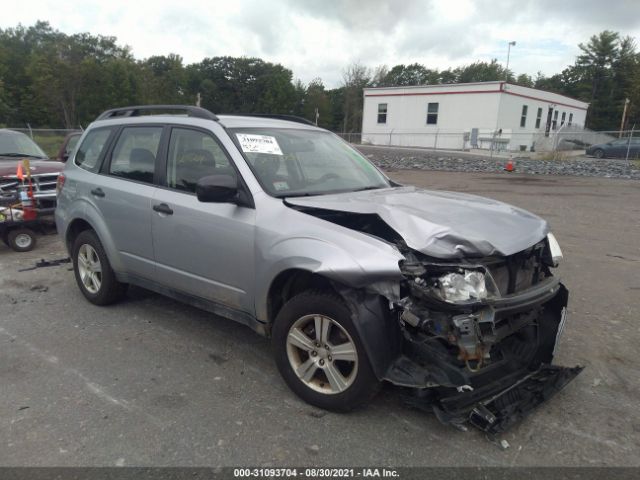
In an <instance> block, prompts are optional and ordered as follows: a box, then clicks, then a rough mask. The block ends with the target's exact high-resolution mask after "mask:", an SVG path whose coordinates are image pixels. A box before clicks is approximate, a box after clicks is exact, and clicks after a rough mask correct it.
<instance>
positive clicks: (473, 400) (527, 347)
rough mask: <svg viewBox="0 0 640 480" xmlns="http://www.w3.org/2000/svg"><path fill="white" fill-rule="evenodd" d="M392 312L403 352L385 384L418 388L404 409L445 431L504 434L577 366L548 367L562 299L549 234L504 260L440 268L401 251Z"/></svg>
mask: <svg viewBox="0 0 640 480" xmlns="http://www.w3.org/2000/svg"><path fill="white" fill-rule="evenodd" d="M403 253H404V255H405V258H406V260H405V261H403V262H401V265H400V268H401V272H402V274H403V276H404V278H405V280H404V281H403V282H402V283H401V287H400V297H401V298H400V300H399V301H398V302H395V303H394V305H393V311H394V314H395V315H397V317H398V321H399V323H400V330H401V335H402V342H401V347H400V348H401V353H400V355H399V356H397V358H395V360H393V361H392V362H391V364H390V366H389V368H388V369H387V370H386V374H385V375H384V379H385V380H388V381H390V382H392V383H394V384H396V385H401V386H405V387H411V388H414V389H418V390H417V391H416V392H417V395H416V396H414V397H413V400H412V403H414V404H415V405H416V406H421V407H425V406H427V405H428V406H429V408H432V409H433V410H434V411H435V413H436V415H437V416H438V418H439V419H440V420H441V421H443V422H445V423H450V424H453V425H462V424H464V423H465V422H470V423H471V424H473V425H474V426H476V427H478V428H480V429H481V430H483V431H485V432H488V433H490V434H496V433H499V432H502V431H504V430H505V429H506V428H508V427H509V426H511V425H512V424H513V423H515V422H516V421H517V420H518V419H520V418H522V417H523V416H524V415H526V414H527V413H528V412H530V411H531V410H533V409H534V408H535V407H537V406H538V405H540V404H541V403H542V402H544V401H545V400H547V399H548V398H550V397H551V396H552V395H553V394H554V393H556V392H557V391H559V390H560V389H561V388H562V387H564V386H565V385H566V384H567V383H568V382H569V381H571V380H572V379H573V378H574V377H575V376H576V375H577V374H578V373H580V371H581V370H582V368H581V367H575V368H564V367H558V366H553V365H551V363H552V360H553V356H554V350H555V348H556V345H557V343H558V339H559V337H560V335H561V333H562V328H563V325H564V319H565V313H566V307H567V300H568V291H567V289H566V288H565V287H564V285H563V284H562V283H560V280H559V279H558V278H557V277H554V276H553V275H552V272H551V268H552V267H554V266H556V265H557V262H558V260H559V257H560V256H561V253H560V251H559V247H558V246H557V242H555V238H553V236H552V235H551V234H549V236H548V237H547V238H545V239H544V240H543V241H541V242H539V243H537V244H535V245H534V246H532V247H530V248H528V249H526V250H524V251H522V252H518V253H516V254H514V255H510V256H507V257H494V258H483V259H478V260H477V261H475V260H474V261H472V260H464V261H459V262H456V263H447V262H443V261H437V260H434V259H432V258H428V257H426V256H425V255H423V254H420V253H418V252H415V251H405V252H403Z"/></svg>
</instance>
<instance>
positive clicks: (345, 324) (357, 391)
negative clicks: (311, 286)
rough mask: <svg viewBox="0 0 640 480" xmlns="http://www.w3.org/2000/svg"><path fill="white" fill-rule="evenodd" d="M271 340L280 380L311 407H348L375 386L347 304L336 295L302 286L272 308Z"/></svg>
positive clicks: (365, 398)
mask: <svg viewBox="0 0 640 480" xmlns="http://www.w3.org/2000/svg"><path fill="white" fill-rule="evenodd" d="M272 343H273V347H274V351H275V352H274V353H275V358H276V364H277V366H278V370H279V371H280V374H281V375H282V377H283V378H284V380H285V382H286V383H287V385H288V386H289V388H291V390H293V391H294V393H296V394H297V395H298V396H299V397H300V398H302V399H303V400H304V401H306V402H307V403H310V404H311V405H315V406H317V407H320V408H323V409H326V410H333V411H340V412H344V411H349V410H352V409H353V408H355V407H357V406H359V405H362V404H364V403H366V402H367V401H369V400H370V399H371V398H372V397H373V396H374V395H375V393H376V392H377V391H378V388H379V385H380V382H379V381H378V379H377V378H376V376H375V374H374V373H373V370H372V368H371V364H370V362H369V358H368V357H367V354H366V353H365V351H364V347H363V345H362V342H361V340H360V337H359V335H358V332H357V330H356V328H355V326H354V325H353V321H352V320H351V314H350V312H349V309H348V308H347V307H346V306H345V305H344V303H343V302H342V301H341V300H340V298H339V297H338V296H337V295H334V294H330V293H324V292H304V293H301V294H299V295H297V296H295V297H294V298H292V299H291V300H289V301H288V302H287V303H286V305H285V306H284V307H282V310H280V312H279V313H278V316H277V318H276V320H275V324H274V327H273V338H272Z"/></svg>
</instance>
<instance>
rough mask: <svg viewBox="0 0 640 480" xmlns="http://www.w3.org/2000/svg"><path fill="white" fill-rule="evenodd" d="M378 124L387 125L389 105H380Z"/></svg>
mask: <svg viewBox="0 0 640 480" xmlns="http://www.w3.org/2000/svg"><path fill="white" fill-rule="evenodd" d="M378 123H387V104H386V103H379V104H378Z"/></svg>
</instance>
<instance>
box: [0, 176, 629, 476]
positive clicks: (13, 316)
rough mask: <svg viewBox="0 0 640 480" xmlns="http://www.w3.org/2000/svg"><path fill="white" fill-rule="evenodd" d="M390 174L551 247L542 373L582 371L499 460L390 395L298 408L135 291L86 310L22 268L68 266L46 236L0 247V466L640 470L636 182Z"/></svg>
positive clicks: (212, 327) (188, 311)
mask: <svg viewBox="0 0 640 480" xmlns="http://www.w3.org/2000/svg"><path fill="white" fill-rule="evenodd" d="M390 176H391V177H392V178H393V179H395V180H397V181H399V182H401V183H407V184H409V183H411V184H415V185H418V186H421V187H426V188H432V189H441V190H457V191H462V192H469V193H475V194H479V195H485V196H489V197H493V198H496V199H498V200H503V201H506V202H509V203H512V204H514V205H517V206H520V207H524V208H527V209H529V210H530V211H532V212H534V213H536V214H539V215H541V216H543V217H544V218H546V219H547V220H548V221H549V222H550V225H551V228H552V230H553V231H554V233H555V234H556V236H557V237H558V240H559V242H560V244H561V245H562V249H563V251H564V254H565V261H564V262H563V263H562V264H561V265H560V268H559V274H560V276H561V277H562V278H563V279H564V281H565V283H566V284H567V286H568V288H569V290H570V303H569V316H568V321H567V325H566V328H565V331H564V334H563V336H562V339H561V342H560V345H559V351H558V358H557V363H558V364H561V365H567V366H574V365H577V364H580V365H584V366H585V367H586V368H585V370H584V372H582V373H581V374H580V375H579V376H578V377H577V378H576V379H575V380H574V381H573V382H571V384H570V385H568V386H567V388H565V389H564V390H563V391H562V392H560V393H559V394H558V395H557V396H556V397H555V398H553V399H552V400H551V401H550V402H548V403H547V404H546V405H543V406H542V407H541V408H540V409H539V410H538V411H536V412H534V413H533V414H532V415H531V416H529V417H528V418H526V419H525V420H524V421H523V422H521V423H519V424H518V425H516V426H514V428H513V429H511V430H509V432H507V433H506V434H505V435H503V436H502V439H504V440H506V441H508V443H509V445H510V446H509V448H507V449H504V450H503V449H501V448H499V447H498V446H496V445H495V444H493V443H491V442H489V441H487V440H486V439H485V438H484V436H483V435H482V434H480V432H478V431H475V430H473V429H471V430H469V431H468V432H459V431H457V430H455V429H453V428H451V427H447V426H445V425H442V424H440V423H439V422H438V421H437V419H436V418H435V417H434V416H433V415H429V414H425V413H422V412H420V411H417V410H413V409H410V408H408V407H406V406H405V405H404V404H403V403H402V399H401V397H400V396H399V392H398V391H397V390H396V389H393V388H391V387H386V388H385V389H384V390H383V391H382V392H381V394H380V395H378V396H377V397H376V398H375V399H374V401H372V402H371V404H369V405H368V406H367V407H365V408H362V409H359V410H356V411H355V412H352V413H351V414H348V415H340V414H335V413H328V412H325V411H322V410H319V409H317V408H314V407H311V406H309V405H307V404H305V403H303V402H302V401H300V400H299V399H298V398H297V397H295V395H293V393H291V391H290V390H289V389H288V388H287V387H286V385H285V384H284V382H283V381H282V380H281V378H280V376H279V374H278V372H277V370H276V368H275V365H274V362H273V359H272V353H271V349H270V347H269V342H268V341H267V340H265V339H264V338H262V337H259V336H258V335H256V334H254V333H253V332H252V331H251V330H249V329H248V328H246V327H243V326H242V325H239V324H236V323H234V322H231V321H228V320H225V319H222V318H218V317H215V316H213V315H211V314H209V313H207V312H204V311H202V310H198V309H196V308H193V307H190V306H187V305H184V304H180V303H177V302H175V301H173V300H170V299H168V298H166V297H162V296H160V295H156V294H154V293H151V292H148V291H145V290H142V289H140V288H131V289H130V290H129V292H128V295H127V297H126V299H125V300H123V301H122V302H120V303H118V304H116V305H113V306H110V307H96V306H94V305H91V304H90V303H88V302H87V301H86V300H85V299H84V298H83V297H82V295H81V294H80V292H79V291H78V288H77V286H76V285H75V281H74V278H73V273H72V272H71V271H69V265H68V264H62V265H60V266H57V267H48V268H38V269H35V270H28V271H21V270H23V269H25V268H28V267H31V266H33V265H34V263H35V262H36V261H37V260H39V259H41V258H45V259H48V260H51V259H57V258H61V257H64V256H65V255H66V253H65V252H64V248H63V245H62V243H61V242H60V241H59V239H58V238H57V237H55V236H53V235H47V236H44V237H41V238H40V239H39V245H38V246H37V247H36V249H35V250H34V251H32V252H27V253H16V252H12V251H10V250H9V249H7V248H6V247H5V246H4V245H3V244H1V243H0V392H1V394H0V466H20V465H32V466H51V465H57V466H112V465H124V466H131V465H134V466H209V465H219V466H233V465H236V466H238V465H240V466H285V465H298V466H300V465H325V466H363V465H371V464H376V465H381V464H383V465H396V466H400V465H402V466H509V465H512V466H513V465H515V466H559V465H564V466H635V467H637V466H638V465H640V435H639V433H640V410H639V409H638V398H640V384H639V382H638V381H637V379H638V371H640V356H638V341H639V339H640V325H639V324H638V321H637V320H638V317H639V316H640V296H638V292H639V291H640V276H638V266H639V265H640V242H639V241H638V239H639V238H640V220H639V219H640V189H638V185H639V184H638V183H637V182H636V181H633V180H612V179H604V178H586V177H582V178H580V177H570V176H564V177H560V176H555V177H552V176H544V175H520V174H517V173H516V174H513V175H508V174H506V173H499V174H495V173H494V174H487V173H464V174H461V173H458V172H431V171H429V172H427V171H409V170H403V171H398V172H392V173H391V174H390ZM634 379H635V380H634ZM0 471H1V470H0ZM552 473H553V472H550V473H549V475H550V478H551V477H553V475H552ZM514 475H516V476H517V473H516V474H514ZM603 475H604V477H607V478H608V477H609V475H608V474H603ZM425 476H429V477H430V478H432V477H433V475H432V474H431V473H425ZM494 476H495V475H494ZM498 476H500V477H501V478H502V476H501V475H498ZM0 477H1V478H2V479H4V478H7V475H6V474H5V475H4V476H2V475H0ZM76 477H79V476H78V475H76ZM85 477H86V478H89V477H87V476H85ZM60 478H64V476H61V477H60ZM198 478H200V477H198ZM504 478H507V477H504ZM583 478H585V477H584V476H583ZM629 478H631V477H629Z"/></svg>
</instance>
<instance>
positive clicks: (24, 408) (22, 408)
mask: <svg viewBox="0 0 640 480" xmlns="http://www.w3.org/2000/svg"><path fill="white" fill-rule="evenodd" d="M27 408H29V407H20V408H19V409H18V411H20V410H26V409H27Z"/></svg>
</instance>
